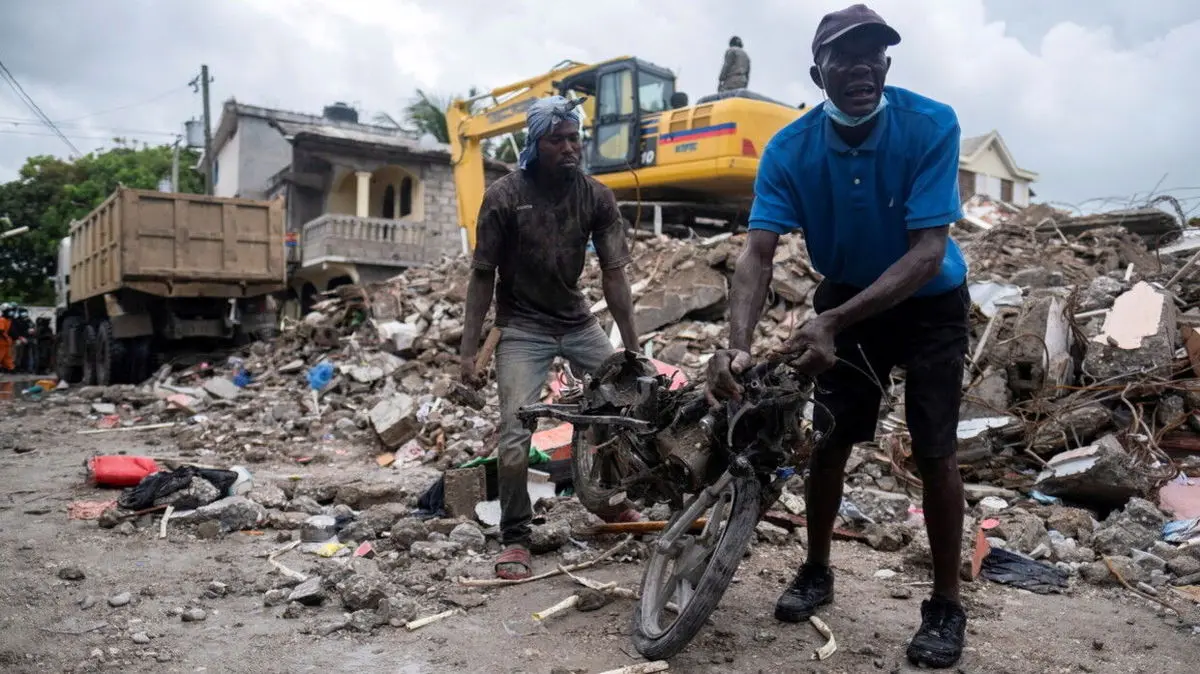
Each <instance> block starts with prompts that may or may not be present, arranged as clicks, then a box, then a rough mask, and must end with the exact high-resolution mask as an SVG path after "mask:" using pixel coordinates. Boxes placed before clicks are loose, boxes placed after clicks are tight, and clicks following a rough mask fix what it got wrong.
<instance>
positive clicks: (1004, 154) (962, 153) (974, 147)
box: [958, 129, 1038, 182]
mask: <svg viewBox="0 0 1200 674" xmlns="http://www.w3.org/2000/svg"><path fill="white" fill-rule="evenodd" d="M993 144H994V145H995V146H996V151H997V152H999V153H1000V160H1001V161H1003V162H1004V165H1005V166H1007V167H1008V170H1009V171H1011V172H1012V174H1013V175H1014V176H1016V177H1018V178H1024V179H1025V180H1028V181H1030V182H1033V181H1035V180H1037V179H1038V174H1036V173H1034V172H1033V171H1029V170H1026V169H1023V168H1021V167H1020V166H1017V162H1016V160H1015V159H1013V156H1012V153H1011V152H1009V150H1008V146H1007V145H1005V144H1004V139H1003V138H1001V137H1000V132H999V131H996V130H995V129H992V130H991V131H989V132H987V133H985V134H983V135H982V136H968V137H966V138H963V139H962V140H961V141H960V142H959V150H958V157H959V163H962V164H967V163H970V162H972V161H974V160H975V159H976V158H977V157H979V156H980V155H981V154H983V152H984V151H986V150H987V148H988V147H991V146H992V145H993Z"/></svg>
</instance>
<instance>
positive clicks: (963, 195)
mask: <svg viewBox="0 0 1200 674" xmlns="http://www.w3.org/2000/svg"><path fill="white" fill-rule="evenodd" d="M973 196H975V174H974V173H971V172H970V171H968V170H966V169H959V170H958V197H959V201H964V202H965V201H966V200H967V199H970V198H971V197H973Z"/></svg>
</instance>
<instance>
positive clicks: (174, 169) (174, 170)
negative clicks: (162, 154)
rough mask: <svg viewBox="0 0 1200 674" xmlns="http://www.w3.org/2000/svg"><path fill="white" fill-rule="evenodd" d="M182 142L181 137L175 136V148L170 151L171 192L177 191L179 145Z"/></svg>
mask: <svg viewBox="0 0 1200 674" xmlns="http://www.w3.org/2000/svg"><path fill="white" fill-rule="evenodd" d="M182 142H183V137H182V136H175V146H174V147H173V148H172V151H171V191H172V192H178V191H179V144H180V143H182Z"/></svg>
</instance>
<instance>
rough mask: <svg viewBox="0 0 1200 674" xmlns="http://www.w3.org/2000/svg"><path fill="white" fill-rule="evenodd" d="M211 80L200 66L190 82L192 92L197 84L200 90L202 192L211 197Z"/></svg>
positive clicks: (212, 160)
mask: <svg viewBox="0 0 1200 674" xmlns="http://www.w3.org/2000/svg"><path fill="white" fill-rule="evenodd" d="M209 82H212V80H211V79H210V78H209V76H208V66H206V65H202V66H200V76H199V77H197V78H196V79H194V80H192V81H191V85H192V90H193V91H195V90H196V88H197V84H198V85H199V89H200V92H201V93H200V97H201V99H202V100H203V103H204V166H205V171H204V191H205V194H209V195H211V194H212V193H213V189H214V188H215V187H216V186H215V185H213V182H214V181H213V162H214V161H215V160H216V157H214V156H212V116H211V115H210V114H209V107H208V84H209Z"/></svg>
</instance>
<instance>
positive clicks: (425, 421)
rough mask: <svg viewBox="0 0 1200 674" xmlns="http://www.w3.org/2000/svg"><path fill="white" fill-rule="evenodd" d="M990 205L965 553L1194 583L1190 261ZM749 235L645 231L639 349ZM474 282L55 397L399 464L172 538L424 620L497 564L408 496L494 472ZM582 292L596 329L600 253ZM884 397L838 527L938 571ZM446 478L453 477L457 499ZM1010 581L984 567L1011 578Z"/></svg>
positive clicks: (383, 619) (269, 492)
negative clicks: (466, 355)
mask: <svg viewBox="0 0 1200 674" xmlns="http://www.w3.org/2000/svg"><path fill="white" fill-rule="evenodd" d="M985 215H986V217H975V220H976V221H977V222H976V221H972V222H968V223H967V224H966V225H964V226H962V227H956V228H955V237H956V238H957V239H958V240H959V241H960V244H961V246H962V248H963V250H964V253H965V255H966V257H967V258H968V261H969V263H970V265H971V270H972V271H971V277H970V292H971V297H972V304H973V306H972V309H971V324H972V327H971V344H970V353H969V358H968V362H967V364H966V369H965V371H964V377H963V386H964V392H965V395H964V400H963V407H962V410H961V415H960V417H961V422H960V424H959V430H958V437H959V461H960V465H961V466H962V471H963V475H964V478H965V480H966V482H967V486H966V495H967V501H968V503H969V504H970V506H971V515H972V516H971V518H970V521H969V522H968V529H967V530H965V531H964V534H965V535H964V553H965V554H964V559H965V560H968V561H970V560H972V559H975V558H978V557H980V555H983V557H984V558H985V559H987V558H989V557H988V553H987V551H988V550H1004V551H1006V554H1007V553H1012V554H1013V555H1015V556H1008V557H1004V558H1003V559H1002V560H1001V562H1003V563H1004V564H1008V565H1011V564H1017V565H1019V564H1021V563H1024V562H1023V561H1022V560H1029V561H1030V562H1033V563H1043V564H1045V565H1048V566H1050V567H1052V568H1053V573H1050V574H1047V575H1046V576H1045V577H1044V578H1043V579H1042V580H1041V581H1038V582H1042V583H1043V585H1045V586H1047V587H1052V586H1055V583H1058V582H1060V581H1059V579H1060V576H1056V575H1054V574H1062V576H1061V577H1062V578H1065V577H1068V576H1069V577H1079V578H1083V579H1084V580H1086V581H1091V582H1096V583H1112V582H1121V581H1122V580H1123V581H1125V582H1128V583H1130V584H1133V585H1135V586H1137V587H1139V588H1142V589H1144V590H1145V591H1146V592H1148V593H1158V592H1162V591H1163V588H1164V587H1171V586H1175V585H1190V584H1200V575H1197V574H1200V482H1197V481H1196V479H1195V478H1200V332H1197V330H1200V265H1197V264H1196V257H1197V256H1196V255H1194V254H1193V253H1192V252H1191V251H1190V250H1186V249H1184V250H1181V251H1178V252H1175V253H1170V252H1164V251H1163V250H1149V249H1148V248H1147V243H1146V241H1147V237H1146V234H1145V233H1144V232H1142V231H1138V232H1136V233H1135V232H1133V231H1130V230H1129V229H1128V228H1126V227H1124V226H1122V225H1121V224H1120V221H1119V219H1118V224H1115V225H1114V224H1112V223H1111V222H1109V221H1105V220H1103V219H1093V220H1089V221H1087V222H1085V223H1083V224H1081V225H1080V226H1078V227H1075V228H1069V227H1068V228H1064V227H1062V226H1057V227H1056V226H1054V225H1062V224H1063V223H1068V222H1070V221H1071V220H1070V218H1068V217H1065V216H1064V215H1063V214H1061V213H1057V212H1054V211H1053V210H1052V209H1048V208H1045V207H1040V206H1039V207H1034V208H1031V209H1026V210H1024V211H1020V210H1014V209H1012V208H996V209H994V210H993V211H991V212H989V213H987V214H985ZM973 217H974V216H973ZM1132 221H1136V222H1137V223H1141V225H1145V223H1147V222H1151V224H1154V223H1157V222H1158V221H1155V220H1153V218H1149V217H1148V216H1145V217H1143V216H1139V218H1137V219H1134V220H1132ZM980 223H982V224H980ZM1077 224H1078V223H1077ZM1141 225H1139V226H1141ZM1145 226H1149V225H1145ZM1154 226H1158V225H1157V224H1154ZM1166 238H1167V239H1169V238H1170V237H1166ZM743 242H744V235H739V236H731V235H729V234H725V235H718V236H714V237H710V238H707V239H692V240H679V239H672V238H667V237H661V236H660V237H654V236H642V235H640V234H639V235H638V236H635V238H634V241H633V246H632V247H633V255H634V263H633V265H632V267H631V268H630V269H628V270H627V274H628V276H629V278H630V280H631V283H632V291H633V294H634V298H635V311H636V315H635V321H636V323H637V330H638V334H639V336H640V339H641V341H642V345H643V348H644V349H645V350H646V352H647V353H648V354H649V355H652V356H653V357H655V358H657V359H659V360H661V361H663V362H666V363H669V364H671V365H675V366H679V367H681V368H682V369H683V370H684V371H685V372H686V373H688V374H689V375H691V376H695V375H696V374H698V373H699V372H700V371H701V370H702V368H703V365H704V363H705V362H706V359H707V357H708V355H709V354H711V352H712V351H713V350H714V349H717V348H720V347H721V346H723V345H724V344H725V343H726V339H727V330H728V326H727V324H726V315H727V312H728V288H729V284H730V281H731V278H730V277H731V276H732V274H733V271H734V269H735V266H736V264H737V256H738V254H739V252H740V250H741V248H742V245H743ZM469 276H470V267H469V264H468V263H467V260H466V258H464V257H458V258H446V259H443V260H442V261H440V262H439V263H437V264H434V265H431V266H428V267H424V268H416V269H411V270H408V271H406V272H405V273H403V274H401V275H400V276H397V277H395V278H393V279H390V280H388V281H385V282H380V283H373V284H367V285H361V286H359V285H345V286H341V287H339V288H336V289H335V290H333V291H332V292H330V293H327V294H326V295H325V296H324V297H323V299H322V300H321V301H320V302H318V303H317V304H316V305H315V307H314V308H313V309H312V311H311V312H309V313H308V314H307V315H305V316H304V317H303V318H302V319H301V320H299V321H295V322H291V323H289V324H287V325H285V326H284V330H282V332H281V334H280V336H279V337H278V339H277V340H275V341H274V342H273V343H271V344H270V345H266V344H255V345H252V346H251V347H249V348H248V349H247V350H245V351H244V352H243V353H241V355H240V356H238V357H235V358H230V359H228V360H227V361H224V362H219V361H214V362H212V363H199V364H194V365H192V366H190V367H186V368H182V369H177V368H172V367H164V369H163V370H161V371H160V372H159V373H158V374H157V375H156V376H155V377H154V378H153V379H151V380H150V381H148V382H146V383H145V384H144V385H142V386H140V387H110V388H108V389H96V388H84V389H81V390H79V391H71V392H70V393H69V396H70V400H71V401H74V402H86V403H88V404H89V405H90V409H89V410H88V412H89V415H90V418H91V419H92V420H93V421H95V422H96V423H97V425H98V426H100V427H101V428H105V427H106V426H107V427H118V426H127V427H128V426H133V425H145V426H148V427H153V426H155V425H157V424H174V425H173V426H172V427H171V430H170V432H171V433H173V434H174V435H175V436H176V439H177V441H178V443H179V446H180V450H181V452H182V454H183V457H184V458H185V459H189V458H190V459H197V458H201V457H208V456H218V457H220V458H221V460H222V462H223V464H228V463H230V462H237V463H245V464H254V463H260V462H268V461H279V460H284V461H288V462H299V463H301V464H319V463H322V462H330V461H333V460H334V457H336V456H349V457H352V458H357V457H359V456H362V457H363V458H366V456H363V455H369V456H372V457H374V459H375V461H376V462H377V463H378V465H379V466H381V467H384V468H389V469H390V470H389V471H388V473H387V475H388V477H387V478H386V479H384V480H372V479H360V478H359V477H341V478H323V479H313V478H305V479H301V480H260V481H258V482H257V483H256V484H255V486H254V488H253V489H252V490H250V491H249V492H247V493H240V494H232V493H225V494H219V493H210V490H202V491H204V493H205V494H206V496H205V498H204V500H205V501H206V502H205V503H202V504H200V507H197V508H196V509H195V510H194V511H193V513H200V514H199V515H196V514H188V515H186V516H185V517H183V518H182V519H180V520H179V522H178V525H179V526H190V525H196V526H203V525H204V524H205V523H206V522H214V523H215V524H208V527H209V529H210V530H213V531H214V533H215V534H216V535H223V534H225V533H227V532H229V531H233V530H238V529H245V528H250V527H263V528H270V529H276V530H279V531H280V535H281V538H280V541H281V542H285V541H291V542H292V543H295V546H296V548H298V552H295V553H291V554H302V553H304V554H306V556H305V559H307V560H309V562H310V564H309V565H308V566H307V567H306V568H304V569H303V570H299V571H295V572H294V573H283V572H281V573H280V574H277V577H275V580H274V581H273V582H274V583H275V585H274V586H272V587H267V588H265V589H263V592H264V601H265V603H267V604H268V605H280V606H285V610H284V615H285V617H295V616H299V615H303V614H304V612H305V610H307V609H306V608H305V607H311V606H318V605H325V604H327V603H337V604H338V605H340V606H341V607H342V609H343V610H344V611H345V612H346V615H347V616H349V617H348V618H347V619H346V620H345V621H342V622H341V623H339V624H340V625H341V626H340V627H337V629H341V628H343V627H347V626H350V627H357V628H359V629H369V628H371V627H373V626H377V625H381V624H387V623H391V624H403V623H406V622H407V621H410V620H412V619H413V618H414V617H415V616H416V612H417V609H418V608H421V609H422V610H425V609H429V610H433V609H434V608H436V607H433V606H419V602H416V601H415V600H414V599H413V598H414V597H416V598H421V597H424V596H425V595H424V593H425V592H427V591H428V590H429V588H430V587H433V586H435V585H438V586H439V587H442V588H443V589H444V588H445V587H446V586H447V585H449V583H448V582H447V579H453V578H454V577H456V576H458V575H475V576H481V575H482V576H485V577H486V576H489V575H490V567H488V566H487V559H488V558H489V557H488V555H490V554H492V553H494V552H495V551H496V550H497V549H498V548H497V545H498V543H497V541H496V540H495V538H494V537H492V536H491V534H492V533H493V531H492V530H489V529H485V528H484V527H481V526H480V525H479V524H478V523H477V522H476V518H475V517H474V513H466V514H465V515H464V514H463V513H456V514H458V515H461V516H459V517H455V518H447V519H437V518H434V519H429V518H428V517H429V514H430V513H428V512H424V511H422V508H421V506H420V504H421V497H422V496H423V495H424V494H425V492H426V490H427V489H429V486H430V484H431V483H433V482H435V481H436V480H437V479H438V476H439V474H440V473H442V472H444V471H447V470H449V469H452V468H460V467H462V466H463V465H464V464H466V463H467V462H469V461H472V460H484V459H486V458H487V457H489V456H490V455H491V454H492V453H493V449H494V447H495V439H496V423H497V420H498V416H499V415H498V410H497V400H496V397H495V393H494V387H488V388H486V389H484V391H482V392H478V393H476V392H468V391H465V390H464V389H463V388H462V387H461V386H459V385H458V384H457V374H458V372H457V369H458V346H459V342H460V340H461V336H462V330H463V327H462V325H463V311H464V305H465V300H466V291H467V283H468V279H469ZM820 279H821V277H820V275H819V274H817V273H816V272H815V270H813V269H812V267H811V266H810V265H809V263H808V260H807V256H806V254H805V250H804V245H803V241H802V239H800V238H799V237H785V238H783V239H781V241H780V246H779V248H778V251H777V253H776V257H775V268H774V273H773V279H772V286H771V292H770V293H769V295H768V298H767V306H766V311H765V317H764V319H763V320H762V321H761V322H760V324H759V326H758V328H757V335H756V340H755V341H756V343H755V348H756V350H762V351H765V350H767V349H770V348H772V347H774V346H776V345H778V344H779V343H781V342H782V341H783V340H784V339H786V338H787V336H788V335H789V334H790V333H791V331H792V330H793V329H794V328H795V327H796V326H797V325H800V324H802V323H803V322H804V321H806V320H807V319H808V318H809V317H810V316H811V315H812V306H811V302H812V295H813V291H814V290H815V288H816V286H817V284H818V283H819V282H820ZM580 286H581V288H582V289H583V292H584V293H585V295H586V297H587V300H588V301H589V302H591V303H592V311H593V313H594V314H595V315H596V316H597V317H598V318H599V319H600V320H601V323H602V325H604V326H605V327H606V328H608V329H611V328H612V325H611V323H612V321H611V318H610V317H609V315H608V312H607V309H606V307H605V302H604V301H603V296H602V292H601V283H600V272H599V267H598V264H597V263H596V261H595V260H594V258H593V259H592V260H590V261H589V264H588V266H587V267H586V269H585V277H584V279H583V280H582V281H581V283H580ZM491 321H492V317H491V315H489V317H488V319H487V320H486V321H485V325H484V334H485V335H486V334H487V333H488V331H489V329H490V328H491ZM614 337H615V335H614ZM554 376H558V375H557V374H555V375H554ZM880 384H881V386H882V387H884V388H885V390H887V392H888V396H887V398H886V409H885V410H883V413H882V416H881V422H880V426H879V435H878V440H877V441H876V442H873V443H866V444H863V445H860V446H858V447H856V448H855V452H854V455H853V457H852V460H851V462H850V464H849V465H848V467H847V490H846V492H845V500H844V503H843V507H842V511H841V517H840V521H839V523H838V532H839V534H838V535H839V536H842V537H845V538H852V539H855V540H861V541H863V542H865V543H866V544H868V545H871V546H872V547H875V548H877V549H879V550H883V551H900V550H906V552H905V558H906V559H908V560H910V561H912V562H913V563H917V562H918V561H920V562H921V563H922V564H927V563H928V543H927V540H926V537H925V536H924V534H923V533H922V532H921V530H922V528H923V514H922V512H921V510H920V508H919V504H920V488H921V481H920V479H919V476H918V474H917V472H916V469H915V464H914V462H913V461H912V458H911V442H910V439H909V436H908V433H907V430H906V428H905V422H904V406H903V399H904V396H903V390H904V372H903V371H902V370H898V371H897V372H895V373H893V377H892V378H891V380H890V381H885V382H880ZM551 388H552V389H553V387H551ZM209 463H211V461H210V462H209ZM363 463H367V462H366V461H363ZM372 468H374V466H372ZM435 469H436V470H435ZM453 472H455V471H451V473H453ZM470 479H475V478H474V477H471V478H470ZM479 479H480V480H482V479H483V478H482V477H480V478H479ZM797 479H798V478H797ZM450 483H451V480H450V479H449V474H448V475H447V480H446V484H447V490H449V485H450ZM196 486H198V487H203V485H196ZM211 491H212V492H215V491H217V490H215V489H214V490H211ZM801 493H802V490H801V488H800V486H799V485H789V489H788V490H787V491H785V492H784V495H783V497H781V499H780V501H779V503H777V504H776V505H775V506H774V508H773V510H772V512H771V513H769V514H768V516H767V517H766V518H764V521H763V522H761V523H760V524H759V526H758V529H757V534H758V539H759V541H760V542H761V543H762V544H766V545H790V544H794V543H795V542H796V541H797V540H803V535H802V531H803V527H804V524H803V523H802V520H803V514H804V512H803V510H804V503H803V499H802V498H800V496H799V495H800V494H801ZM190 497H192V498H193V500H194V499H195V498H198V497H197V496H196V493H195V492H190ZM449 500H450V498H449V496H447V502H449ZM539 503H540V504H541V507H543V508H545V507H546V506H547V505H549V506H551V509H550V510H549V511H548V512H547V513H546V520H545V522H543V523H542V524H540V525H539V526H538V527H536V528H535V532H536V533H535V539H536V542H535V546H534V547H535V548H536V550H535V551H536V552H538V553H552V552H558V553H560V554H562V555H564V556H568V555H576V556H577V555H579V554H580V551H579V550H578V549H577V547H576V546H575V543H574V542H573V541H575V538H574V535H575V533H576V532H577V531H578V529H579V527H584V528H586V527H587V526H591V524H594V523H595V522H591V523H589V522H588V520H587V517H585V516H587V515H588V514H587V513H582V514H580V513H574V514H572V513H569V512H567V510H564V509H567V508H569V506H567V505H564V504H567V503H574V504H575V505H576V506H577V505H578V504H577V503H575V502H574V501H567V500H565V499H553V498H551V499H542V500H541V501H539ZM247 504H252V505H247ZM156 505H158V504H157V503H156ZM555 509H557V514H555V512H556V511H555ZM116 514H119V515H122V516H123V517H124V516H127V515H129V513H119V512H117V513H116ZM657 515H661V517H657V519H665V518H666V513H657ZM481 517H482V516H481ZM593 519H594V518H593ZM171 521H172V522H175V521H176V520H174V519H172V520H171ZM173 526H174V525H173ZM485 532H486V533H485ZM981 541H982V542H981ZM289 550H290V549H289ZM981 551H982V552H981ZM992 559H995V558H992ZM976 561H977V560H976ZM335 562H337V564H336V565H334V566H330V565H331V564H333V563H335ZM1001 562H997V564H999V563H1001ZM472 565H474V566H475V567H478V568H475V569H474V570H472V569H471V568H468V567H471V566H472ZM1110 566H1111V568H1112V569H1116V570H1117V571H1116V572H1117V573H1119V574H1120V576H1121V578H1120V579H1118V578H1117V577H1116V576H1115V575H1114V572H1113V571H1112V570H1111V569H1110ZM360 567H361V568H360ZM1009 568H1010V567H1007V566H1006V567H1005V571H1004V573H1000V572H998V571H995V569H993V570H992V571H991V573H992V575H990V576H988V577H991V578H997V577H1010V576H1011V574H1010V573H1009V570H1008V569H1009ZM346 569H350V571H347V570H346ZM364 569H365V570H364ZM377 572H378V574H379V575H377ZM979 572H980V571H979V570H978V569H975V570H974V571H973V572H972V573H974V574H978V573H979ZM984 573H985V575H986V574H987V573H989V572H987V571H985V572H984ZM1005 574H1008V575H1005ZM1046 579H1049V580H1046ZM1062 582H1065V581H1062ZM1143 585H1144V586H1145V587H1142V586H1143ZM1147 588H1148V589H1147ZM460 599H461V601H462V602H465V603H466V604H469V603H471V602H473V601H478V600H479V598H478V596H476V597H474V598H472V597H465V598H460ZM441 608H444V604H443V605H442V606H441ZM289 614H290V615H289Z"/></svg>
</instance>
